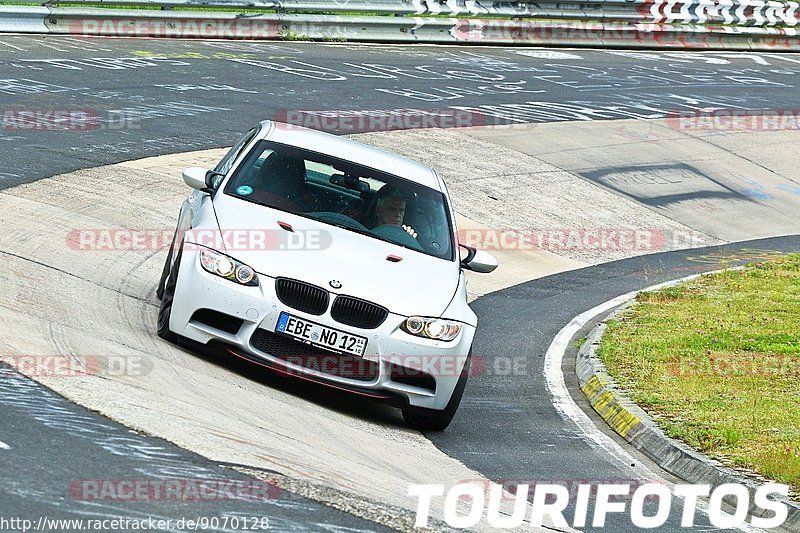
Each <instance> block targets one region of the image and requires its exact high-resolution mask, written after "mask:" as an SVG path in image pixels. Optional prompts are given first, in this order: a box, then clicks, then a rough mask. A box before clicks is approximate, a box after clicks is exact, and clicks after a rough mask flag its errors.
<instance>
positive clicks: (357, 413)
mask: <svg viewBox="0 0 800 533" xmlns="http://www.w3.org/2000/svg"><path fill="white" fill-rule="evenodd" d="M179 349H182V350H184V351H186V352H187V353H189V354H191V355H193V356H195V357H199V358H201V359H203V360H205V361H206V362H209V363H212V364H214V365H217V366H219V367H222V368H224V369H226V370H228V371H230V372H234V373H236V374H238V375H239V376H241V377H243V378H245V379H248V380H251V381H255V382H257V383H259V384H261V385H264V386H265V387H269V388H271V389H275V390H279V391H281V392H284V393H286V394H291V395H292V396H296V397H298V398H302V399H303V400H305V401H308V402H311V403H314V404H316V405H317V406H319V407H322V408H324V409H330V410H332V411H336V412H338V413H340V414H344V415H347V416H351V417H354V418H360V419H362V420H364V421H367V422H373V423H375V424H378V425H381V426H395V427H397V428H398V429H406V427H405V424H404V423H403V419H402V416H401V415H400V410H399V409H397V408H395V407H392V406H390V405H386V404H384V403H382V402H380V401H376V400H372V399H367V398H362V397H359V396H357V395H355V394H352V393H349V392H345V391H339V390H335V389H332V388H329V387H326V386H325V385H320V384H317V383H313V382H309V381H305V380H303V379H299V378H295V377H291V376H282V375H280V374H278V373H277V372H275V371H273V370H270V369H268V368H265V367H262V366H259V365H257V364H255V363H250V362H248V361H246V360H243V359H240V358H238V357H235V356H234V355H231V354H230V353H229V352H228V351H227V350H225V348H224V347H223V346H222V345H219V344H209V345H205V344H200V343H197V342H195V341H191V340H189V339H181V341H180V345H179ZM406 430H407V431H411V430H408V429H406Z"/></svg>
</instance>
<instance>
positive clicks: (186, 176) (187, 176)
mask: <svg viewBox="0 0 800 533" xmlns="http://www.w3.org/2000/svg"><path fill="white" fill-rule="evenodd" d="M207 172H208V170H207V169H205V168H200V167H189V168H185V169H183V181H184V182H185V183H186V185H188V186H189V187H191V188H192V189H197V190H198V191H202V190H203V189H205V188H206V187H208V185H206V173H207Z"/></svg>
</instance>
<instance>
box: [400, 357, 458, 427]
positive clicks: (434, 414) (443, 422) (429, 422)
mask: <svg viewBox="0 0 800 533" xmlns="http://www.w3.org/2000/svg"><path fill="white" fill-rule="evenodd" d="M471 362H472V350H471V349H470V352H469V355H467V362H466V363H464V368H463V369H462V370H461V375H460V376H458V383H456V388H455V389H453V395H452V396H451V397H450V401H449V402H447V406H446V407H445V408H444V409H442V410H441V411H439V410H437V409H426V408H424V407H413V406H409V407H404V408H403V420H404V421H405V423H406V425H407V426H408V427H410V428H411V429H416V430H419V431H444V430H445V429H446V428H447V426H449V425H450V422H452V421H453V417H454V416H455V415H456V411H458V406H459V404H461V397H462V396H464V389H465V388H466V386H467V378H468V377H469V368H470V363H471Z"/></svg>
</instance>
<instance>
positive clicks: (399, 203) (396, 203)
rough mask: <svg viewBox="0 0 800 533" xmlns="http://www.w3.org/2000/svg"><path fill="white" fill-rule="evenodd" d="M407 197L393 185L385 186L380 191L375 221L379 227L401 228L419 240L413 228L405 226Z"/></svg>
mask: <svg viewBox="0 0 800 533" xmlns="http://www.w3.org/2000/svg"><path fill="white" fill-rule="evenodd" d="M406 203H407V199H406V197H405V196H404V195H403V194H402V193H401V192H400V190H399V189H397V188H396V187H393V186H391V185H384V186H383V187H381V188H380V190H379V191H378V196H377V203H376V204H375V219H376V221H377V224H376V227H377V226H382V225H389V226H400V227H401V228H403V230H405V232H406V233H408V234H409V235H411V236H412V237H414V238H415V239H416V238H417V232H416V231H414V228H412V227H411V226H408V225H405V224H403V218H404V217H405V214H406Z"/></svg>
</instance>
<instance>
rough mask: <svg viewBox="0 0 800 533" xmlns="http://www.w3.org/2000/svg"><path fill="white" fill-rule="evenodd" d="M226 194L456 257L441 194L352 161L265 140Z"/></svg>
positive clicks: (419, 249) (228, 186)
mask: <svg viewBox="0 0 800 533" xmlns="http://www.w3.org/2000/svg"><path fill="white" fill-rule="evenodd" d="M224 193H225V194H228V195H231V196H235V197H237V198H241V199H242V200H246V201H248V202H255V203H258V204H261V205H265V206H268V207H272V208H275V209H280V210H282V211H288V212H290V213H294V214H297V215H302V216H304V217H307V218H312V219H315V220H319V221H320V222H323V223H325V224H331V225H334V226H338V227H341V228H344V229H347V230H349V231H353V232H356V233H361V234H363V235H367V236H369V237H371V238H374V239H379V240H383V241H387V242H391V243H394V244H397V245H399V246H403V247H406V248H410V249H412V250H416V251H419V252H422V253H425V254H428V255H432V256H435V257H439V258H442V259H447V260H452V259H453V250H454V247H453V239H452V234H453V232H452V228H451V226H450V220H449V217H448V215H447V213H448V210H447V204H446V200H445V197H444V194H442V193H441V192H439V191H436V190H434V189H431V188H429V187H425V186H424V185H420V184H418V183H414V182H412V181H408V180H405V179H402V178H400V177H397V176H394V175H391V174H386V173H384V172H380V171H378V170H375V169H371V168H368V167H365V166H363V165H358V164H356V163H353V162H350V161H345V160H342V159H338V158H335V157H332V156H328V155H323V154H317V153H315V152H311V151H308V150H303V149H300V148H297V147H294V146H288V145H284V144H279V143H275V142H270V141H261V142H259V143H258V144H257V145H256V146H255V148H253V150H252V151H251V152H250V153H249V154H248V156H247V157H246V158H245V160H244V161H243V162H242V164H241V165H240V166H239V167H238V168H237V169H236V172H235V173H234V175H233V177H232V178H231V180H230V181H229V182H228V184H227V185H226V187H225V190H224Z"/></svg>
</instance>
